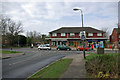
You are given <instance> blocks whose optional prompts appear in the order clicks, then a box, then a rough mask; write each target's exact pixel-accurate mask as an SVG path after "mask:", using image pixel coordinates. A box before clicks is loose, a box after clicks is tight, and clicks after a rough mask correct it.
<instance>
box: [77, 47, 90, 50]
mask: <svg viewBox="0 0 120 80" xmlns="http://www.w3.org/2000/svg"><path fill="white" fill-rule="evenodd" d="M76 50H77V51H83V47H82V46H78V47H77V48H76ZM88 50H90V49H89V48H88V47H85V51H88Z"/></svg>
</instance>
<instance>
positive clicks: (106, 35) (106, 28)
mask: <svg viewBox="0 0 120 80" xmlns="http://www.w3.org/2000/svg"><path fill="white" fill-rule="evenodd" d="M101 30H102V31H104V32H105V37H107V39H108V38H109V36H110V35H109V34H110V31H109V28H108V27H102V28H101Z"/></svg>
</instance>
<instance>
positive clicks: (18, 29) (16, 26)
mask: <svg viewBox="0 0 120 80" xmlns="http://www.w3.org/2000/svg"><path fill="white" fill-rule="evenodd" d="M0 28H1V29H2V31H1V32H2V36H3V37H6V38H5V39H7V41H8V40H9V42H10V45H11V46H14V45H15V42H16V41H15V38H16V36H18V35H19V34H20V33H22V32H23V26H22V23H21V22H20V21H19V22H14V21H13V20H12V19H10V18H8V17H7V16H3V15H1V16H0Z"/></svg>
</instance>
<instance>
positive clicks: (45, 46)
mask: <svg viewBox="0 0 120 80" xmlns="http://www.w3.org/2000/svg"><path fill="white" fill-rule="evenodd" d="M38 50H51V47H49V46H47V45H40V46H38Z"/></svg>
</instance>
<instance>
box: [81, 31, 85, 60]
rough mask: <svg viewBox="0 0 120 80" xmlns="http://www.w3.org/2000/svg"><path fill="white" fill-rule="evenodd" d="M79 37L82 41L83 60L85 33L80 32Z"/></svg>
mask: <svg viewBox="0 0 120 80" xmlns="http://www.w3.org/2000/svg"><path fill="white" fill-rule="evenodd" d="M80 37H81V40H82V41H83V53H84V59H85V39H86V35H85V31H81V32H80Z"/></svg>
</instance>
